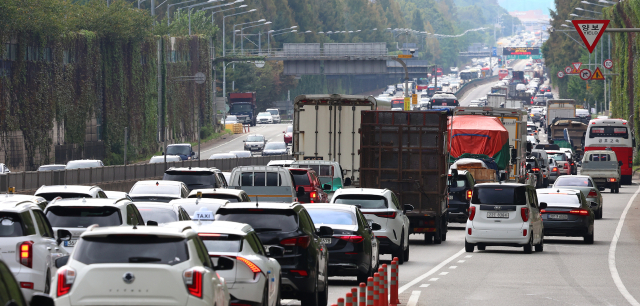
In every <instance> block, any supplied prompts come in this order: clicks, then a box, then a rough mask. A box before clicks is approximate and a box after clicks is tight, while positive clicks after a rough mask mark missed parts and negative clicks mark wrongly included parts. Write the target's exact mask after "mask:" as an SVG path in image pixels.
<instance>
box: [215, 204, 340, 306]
mask: <svg viewBox="0 0 640 306" xmlns="http://www.w3.org/2000/svg"><path fill="white" fill-rule="evenodd" d="M216 220H222V221H233V222H240V223H247V224H249V225H251V227H253V229H254V230H255V232H256V233H257V234H258V237H259V238H260V241H262V244H264V246H265V249H269V247H271V246H281V247H283V248H284V255H283V256H271V257H272V258H274V259H276V260H277V261H278V262H279V263H280V266H281V267H282V288H281V292H282V294H281V298H283V299H296V300H300V301H302V306H326V305H327V300H328V298H329V295H328V294H329V279H328V277H329V274H328V259H329V252H328V250H327V248H326V247H325V246H324V244H323V243H322V240H321V239H322V238H332V237H333V230H332V229H331V228H330V227H327V226H320V227H319V230H316V227H315V225H314V223H313V221H312V220H311V216H309V213H308V212H307V210H306V209H305V208H304V206H302V205H301V204H299V203H296V202H294V203H269V202H260V203H254V202H245V203H228V204H225V205H223V206H221V207H220V208H219V209H218V211H217V214H216Z"/></svg>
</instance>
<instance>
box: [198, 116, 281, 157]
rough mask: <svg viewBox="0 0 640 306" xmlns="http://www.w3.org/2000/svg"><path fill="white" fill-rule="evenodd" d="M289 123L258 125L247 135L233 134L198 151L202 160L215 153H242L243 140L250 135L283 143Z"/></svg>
mask: <svg viewBox="0 0 640 306" xmlns="http://www.w3.org/2000/svg"><path fill="white" fill-rule="evenodd" d="M288 125H291V124H290V123H281V124H258V125H257V126H253V127H251V128H250V131H249V133H243V134H234V135H229V136H226V137H225V138H224V139H223V141H221V142H216V143H214V144H212V145H209V146H206V147H205V146H203V147H202V148H201V149H200V152H201V153H200V154H201V155H202V158H203V159H207V158H209V156H211V154H215V153H228V152H229V151H242V150H244V143H243V142H242V141H243V140H245V139H247V136H249V135H252V134H260V135H264V137H265V138H266V139H267V141H270V142H274V141H275V142H282V141H284V134H283V133H282V132H283V131H284V130H286V129H287V126H288Z"/></svg>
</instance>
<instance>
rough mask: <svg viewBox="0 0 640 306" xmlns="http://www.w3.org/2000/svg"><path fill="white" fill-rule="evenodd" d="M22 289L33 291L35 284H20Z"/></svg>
mask: <svg viewBox="0 0 640 306" xmlns="http://www.w3.org/2000/svg"><path fill="white" fill-rule="evenodd" d="M20 288H24V289H33V283H32V282H20Z"/></svg>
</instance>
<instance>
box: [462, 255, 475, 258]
mask: <svg viewBox="0 0 640 306" xmlns="http://www.w3.org/2000/svg"><path fill="white" fill-rule="evenodd" d="M471 256H473V255H467V256H465V257H464V258H471Z"/></svg>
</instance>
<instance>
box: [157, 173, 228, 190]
mask: <svg viewBox="0 0 640 306" xmlns="http://www.w3.org/2000/svg"><path fill="white" fill-rule="evenodd" d="M162 180H165V181H177V182H183V183H185V184H186V185H187V187H188V188H189V189H196V188H220V186H217V184H216V182H217V181H216V175H215V174H214V173H213V172H209V171H200V172H189V171H166V172H165V173H164V177H163V178H162Z"/></svg>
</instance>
